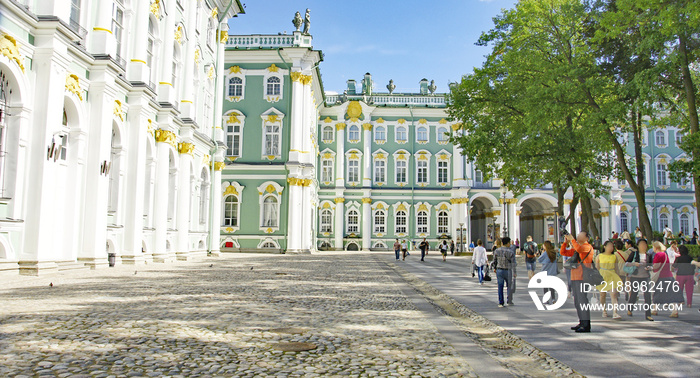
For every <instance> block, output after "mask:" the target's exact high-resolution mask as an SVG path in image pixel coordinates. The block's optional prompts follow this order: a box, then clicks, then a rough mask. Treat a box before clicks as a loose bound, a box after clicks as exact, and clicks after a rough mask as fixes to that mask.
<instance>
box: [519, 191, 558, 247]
mask: <svg viewBox="0 0 700 378" xmlns="http://www.w3.org/2000/svg"><path fill="white" fill-rule="evenodd" d="M520 207H521V210H520V232H519V234H518V237H519V238H520V245H522V244H523V243H525V241H526V240H527V237H528V236H532V240H534V241H535V242H536V243H537V244H542V243H543V242H544V241H545V240H549V241H552V242H556V240H557V235H556V232H557V228H556V221H555V216H554V211H555V205H554V204H553V203H552V202H550V201H549V200H547V199H544V198H541V197H533V198H528V199H526V200H524V201H523V202H522V203H521V205H520Z"/></svg>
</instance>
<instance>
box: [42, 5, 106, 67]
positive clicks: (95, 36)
mask: <svg viewBox="0 0 700 378" xmlns="http://www.w3.org/2000/svg"><path fill="white" fill-rule="evenodd" d="M41 2H42V1H39V3H41ZM94 3H96V4H95V6H96V7H97V10H96V12H95V17H93V18H92V19H93V21H94V22H93V24H92V26H89V27H90V28H91V29H92V30H91V31H90V39H91V40H92V43H91V44H90V52H91V53H92V54H97V55H99V54H105V55H111V56H112V57H113V58H114V57H116V49H117V40H116V39H115V38H114V35H113V34H112V7H113V6H114V1H112V0H95V1H94ZM68 9H70V4H66V10H68Z"/></svg>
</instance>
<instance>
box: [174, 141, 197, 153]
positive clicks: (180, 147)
mask: <svg viewBox="0 0 700 378" xmlns="http://www.w3.org/2000/svg"><path fill="white" fill-rule="evenodd" d="M177 152H178V153H180V154H189V155H191V156H194V144H192V143H178V144H177Z"/></svg>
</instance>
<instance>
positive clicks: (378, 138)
mask: <svg viewBox="0 0 700 378" xmlns="http://www.w3.org/2000/svg"><path fill="white" fill-rule="evenodd" d="M374 141H375V142H376V143H379V144H381V143H384V142H386V127H384V126H377V127H375V128H374Z"/></svg>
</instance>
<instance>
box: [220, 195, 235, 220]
mask: <svg viewBox="0 0 700 378" xmlns="http://www.w3.org/2000/svg"><path fill="white" fill-rule="evenodd" d="M223 226H229V227H238V197H236V196H235V195H233V194H230V195H228V196H226V198H225V199H224V224H223Z"/></svg>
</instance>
